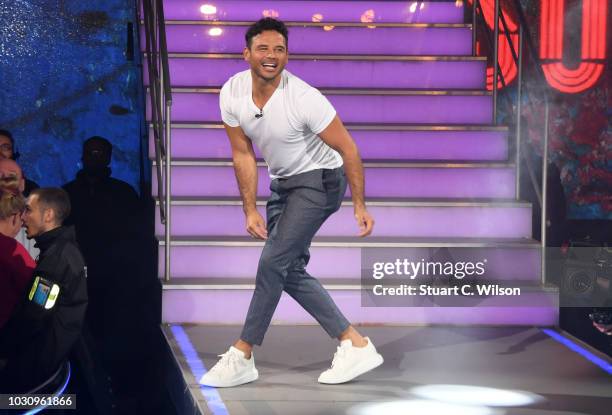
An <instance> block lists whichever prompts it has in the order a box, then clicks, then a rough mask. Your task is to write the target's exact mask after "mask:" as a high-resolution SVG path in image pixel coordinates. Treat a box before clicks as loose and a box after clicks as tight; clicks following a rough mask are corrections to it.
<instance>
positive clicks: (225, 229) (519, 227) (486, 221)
mask: <svg viewBox="0 0 612 415" xmlns="http://www.w3.org/2000/svg"><path fill="white" fill-rule="evenodd" d="M259 210H260V212H261V213H262V215H263V216H264V217H265V207H264V206H260V207H259ZM368 210H369V212H370V213H371V214H372V216H373V217H374V218H375V220H376V227H375V228H374V232H373V235H375V236H402V237H434V238H470V237H472V238H530V237H531V208H530V207H529V206H525V207H499V206H492V207H431V206H424V207H383V206H370V207H369V208H368ZM156 215H157V216H156V221H155V222H156V228H157V229H156V231H157V234H158V235H163V232H164V230H163V225H162V224H161V223H160V221H159V210H156ZM171 224H172V235H174V236H193V235H217V236H244V235H245V230H244V213H243V212H242V206H241V205H233V206H231V205H230V206H218V205H217V206H183V205H178V206H177V205H175V206H173V207H172V222H171ZM357 230H358V228H357V224H356V222H355V218H354V216H353V207H352V206H350V205H344V206H343V207H341V208H340V210H339V211H338V212H336V213H335V214H334V215H332V216H331V217H330V218H329V219H328V220H327V221H326V222H325V223H324V224H323V226H322V227H321V229H320V230H319V232H317V235H319V236H354V235H356V234H357Z"/></svg>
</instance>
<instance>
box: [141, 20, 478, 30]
mask: <svg viewBox="0 0 612 415" xmlns="http://www.w3.org/2000/svg"><path fill="white" fill-rule="evenodd" d="M165 23H166V25H182V26H190V25H198V26H251V25H252V24H253V22H252V21H251V22H250V21H239V20H193V19H191V20H190V19H185V20H182V19H166V20H165ZM283 23H285V26H287V27H325V26H337V27H363V28H370V27H373V26H374V27H398V28H402V27H405V28H465V29H471V28H472V24H471V23H392V22H365V23H362V22H335V21H325V22H313V21H297V20H291V21H283ZM140 24H144V20H141V21H140Z"/></svg>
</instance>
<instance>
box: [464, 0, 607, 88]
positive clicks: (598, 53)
mask: <svg viewBox="0 0 612 415" xmlns="http://www.w3.org/2000/svg"><path fill="white" fill-rule="evenodd" d="M468 1H469V3H470V4H473V2H474V0H468ZM480 3H481V5H482V9H483V11H484V17H485V21H486V22H487V25H488V26H489V27H490V28H491V29H492V28H493V25H494V20H493V18H494V17H493V15H494V0H480ZM500 7H501V12H502V13H503V15H504V18H505V20H506V23H507V24H508V30H509V31H510V39H511V40H512V44H513V46H514V50H515V51H517V52H518V26H517V24H516V21H515V20H514V18H513V17H512V16H511V15H510V14H509V13H508V11H507V10H505V8H504V5H503V4H501V5H500ZM564 14H565V0H542V13H541V17H540V58H541V59H542V60H545V62H544V63H543V64H542V69H543V70H544V75H545V76H546V79H547V81H548V83H549V84H550V86H552V87H553V88H555V89H557V90H559V91H561V92H566V93H574V94H575V93H579V92H583V91H585V90H587V89H589V88H591V87H592V86H593V85H594V84H595V83H596V82H597V81H598V80H599V78H600V77H601V74H602V73H603V70H604V62H603V61H604V60H605V56H606V32H607V16H608V0H583V2H582V51H581V55H580V56H581V60H582V61H581V62H580V64H579V65H578V67H577V68H574V69H569V68H567V67H566V66H565V64H564V63H563V62H562V59H563V32H564V24H563V23H564V21H563V19H564ZM499 30H500V35H499V66H500V69H501V74H502V75H503V77H504V80H505V81H506V84H510V83H511V82H512V81H513V80H514V79H515V78H516V75H517V68H516V64H515V63H514V59H513V58H512V52H511V50H510V45H509V44H508V41H507V39H506V36H505V34H504V31H503V26H502V24H501V19H500V22H499ZM479 46H480V45H477V50H479ZM551 61H552V62H551ZM594 61H595V62H594ZM596 61H601V62H596ZM498 87H499V88H501V87H502V84H501V81H498ZM492 88H493V68H487V89H489V90H491V89H492Z"/></svg>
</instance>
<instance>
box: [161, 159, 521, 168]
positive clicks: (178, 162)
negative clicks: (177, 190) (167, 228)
mask: <svg viewBox="0 0 612 415" xmlns="http://www.w3.org/2000/svg"><path fill="white" fill-rule="evenodd" d="M152 163H153V165H154V166H156V165H157V161H156V160H152ZM172 165H175V166H222V167H223V166H232V165H233V162H232V159H229V158H195V159H194V158H173V159H172ZM257 165H258V166H260V167H264V166H267V165H266V163H265V161H263V160H262V159H258V160H257ZM363 166H364V167H382V168H384V167H387V168H394V167H417V168H419V167H421V168H424V167H431V168H500V167H514V163H511V162H491V161H478V160H468V161H457V160H449V161H440V160H436V161H430V160H422V161H421V160H414V161H401V160H399V161H398V160H367V161H364V162H363Z"/></svg>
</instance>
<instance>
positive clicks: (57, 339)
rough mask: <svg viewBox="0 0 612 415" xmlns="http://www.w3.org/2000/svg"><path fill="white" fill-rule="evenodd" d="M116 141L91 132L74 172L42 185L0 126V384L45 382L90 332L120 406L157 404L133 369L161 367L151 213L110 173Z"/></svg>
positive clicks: (26, 387)
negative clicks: (31, 177)
mask: <svg viewBox="0 0 612 415" xmlns="http://www.w3.org/2000/svg"><path fill="white" fill-rule="evenodd" d="M112 151H113V146H112V144H111V143H110V142H109V141H108V140H107V139H105V138H103V137H99V136H94V137H91V138H89V139H87V140H86V141H85V142H84V143H83V152H82V158H81V160H82V166H83V168H82V169H81V170H80V171H79V172H78V173H77V175H76V178H75V179H74V180H72V181H70V182H69V183H65V184H63V186H61V187H39V186H38V185H37V184H36V183H35V182H33V181H31V180H28V179H27V177H26V176H25V175H24V172H23V171H22V169H21V167H20V166H19V164H18V159H19V153H18V152H17V150H16V148H15V140H14V138H13V136H12V134H11V133H10V132H9V131H6V130H0V393H12V392H21V393H23V392H27V391H30V390H32V389H33V388H36V387H37V385H40V384H41V383H44V382H45V380H47V379H48V378H49V377H50V376H52V375H53V374H54V373H55V372H56V371H57V369H58V367H60V365H62V363H63V362H64V361H66V360H67V359H72V358H73V355H72V354H71V353H73V352H74V349H75V345H77V343H78V342H79V340H80V339H82V337H83V336H84V335H85V334H86V335H87V336H88V338H89V339H91V340H90V346H91V347H92V349H93V350H94V351H93V353H94V355H95V358H96V360H97V363H98V364H99V365H100V366H101V367H102V368H103V370H104V372H105V373H107V374H108V377H109V378H110V379H111V383H112V390H113V392H112V393H113V395H114V396H113V397H112V398H113V400H115V401H119V404H120V406H121V404H122V405H123V408H124V410H123V411H120V412H126V413H129V412H131V411H141V410H143V408H142V405H147V404H148V405H154V404H155V399H151V397H143V396H139V391H134V388H135V386H134V385H143V387H145V388H146V387H147V386H150V385H148V384H147V382H146V381H145V382H142V381H141V380H139V381H138V382H135V379H134V376H141V375H142V373H143V372H144V373H147V371H151V370H153V371H155V370H157V369H158V367H157V366H156V365H151V360H152V356H153V354H154V353H155V350H154V349H155V348H154V347H152V345H154V344H155V340H156V336H157V334H156V333H158V330H157V327H158V324H159V318H160V308H159V307H160V305H159V304H160V292H159V282H158V280H157V278H156V261H157V260H156V249H155V244H154V237H153V230H152V227H153V222H152V221H149V220H148V217H147V214H146V211H147V209H146V204H144V203H143V202H142V200H141V198H140V197H139V195H138V193H137V192H136V191H135V190H134V189H133V188H132V187H131V186H130V185H129V184H127V183H126V182H123V181H121V180H118V179H116V178H113V177H111V173H112V172H111V169H110V164H111V158H112ZM149 222H150V223H149ZM119 287H120V289H119ZM135 293H138V296H139V297H140V299H141V300H140V301H135V299H134V297H133V296H134V294H135ZM118 340H120V341H118ZM127 362H129V364H126V363H127ZM73 366H74V365H73ZM155 378H157V376H150V377H149V379H151V382H152V383H153V382H155ZM122 399H123V402H122ZM145 402H146V403H145Z"/></svg>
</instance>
